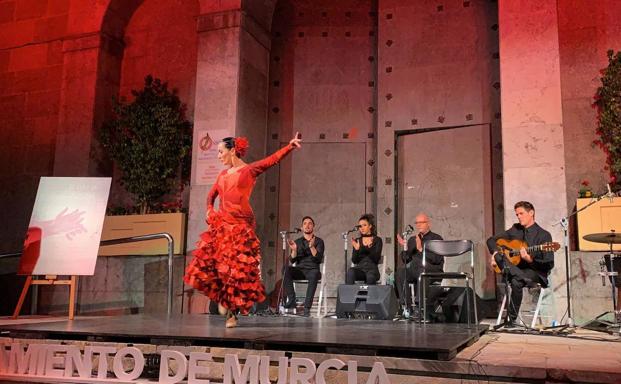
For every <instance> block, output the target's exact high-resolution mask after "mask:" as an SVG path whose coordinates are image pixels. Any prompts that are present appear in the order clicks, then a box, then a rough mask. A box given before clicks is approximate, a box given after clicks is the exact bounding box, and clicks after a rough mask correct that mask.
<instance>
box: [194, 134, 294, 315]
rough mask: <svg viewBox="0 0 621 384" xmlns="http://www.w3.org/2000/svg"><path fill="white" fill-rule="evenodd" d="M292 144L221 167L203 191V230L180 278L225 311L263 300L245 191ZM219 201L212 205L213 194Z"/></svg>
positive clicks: (245, 308) (245, 310)
mask: <svg viewBox="0 0 621 384" xmlns="http://www.w3.org/2000/svg"><path fill="white" fill-rule="evenodd" d="M292 150H293V146H292V145H291V144H289V145H287V146H286V147H284V148H281V149H280V150H278V151H277V152H275V153H274V154H272V155H270V156H268V157H266V158H265V159H263V160H259V161H256V162H254V163H251V164H247V165H245V166H243V167H242V168H240V169H238V170H237V171H235V172H233V173H230V174H229V173H228V172H227V170H224V171H222V172H221V173H220V174H219V175H218V177H217V179H216V183H215V184H214V186H213V187H212V188H211V191H209V195H208V196H207V212H208V214H207V224H208V229H207V231H205V232H203V233H202V234H201V236H200V240H199V241H198V242H197V244H196V245H197V248H196V250H195V251H194V252H193V256H194V258H193V259H192V262H191V263H190V265H189V266H188V268H187V269H186V274H185V277H184V281H185V282H186V283H187V284H189V285H191V286H193V287H194V288H196V289H198V290H200V291H201V292H203V293H204V294H205V295H206V296H207V297H209V299H210V300H213V301H215V302H217V303H219V304H221V305H222V306H224V307H225V308H227V309H230V310H231V311H236V310H239V312H240V313H242V314H247V313H248V311H249V310H250V308H252V305H253V304H254V303H255V302H257V301H258V302H261V301H263V300H265V287H263V283H262V282H261V270H260V267H261V249H260V247H259V244H260V243H259V239H258V238H257V235H256V233H255V219H254V213H253V212H252V208H251V207H250V202H249V199H250V195H251V194H252V189H253V188H254V185H255V182H256V179H257V177H258V176H259V175H260V174H262V173H263V172H265V171H266V170H267V169H268V168H270V167H271V166H273V165H275V164H277V163H278V162H280V160H282V158H283V157H285V156H286V155H287V154H288V153H289V152H291V151H292ZM217 196H220V207H219V210H218V211H214V209H213V205H214V202H215V200H216V197H217Z"/></svg>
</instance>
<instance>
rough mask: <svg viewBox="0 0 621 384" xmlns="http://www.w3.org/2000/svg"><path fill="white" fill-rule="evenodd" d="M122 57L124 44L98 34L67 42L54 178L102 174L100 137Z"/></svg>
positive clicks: (64, 50)
mask: <svg viewBox="0 0 621 384" xmlns="http://www.w3.org/2000/svg"><path fill="white" fill-rule="evenodd" d="M122 55H123V45H122V42H120V41H118V40H116V39H114V38H111V37H109V36H105V35H102V34H100V33H99V32H97V33H92V34H88V35H80V36H78V37H73V38H66V39H65V40H64V42H63V75H62V76H63V78H62V89H61V100H60V111H59V125H58V134H57V138H56V153H55V156H54V176H93V175H97V174H99V173H100V169H98V167H99V157H100V156H99V155H98V154H97V153H98V146H97V144H96V143H97V134H98V131H99V128H100V125H101V123H102V121H103V118H104V110H105V106H106V105H108V106H109V105H110V103H111V97H112V94H114V91H115V88H114V87H112V88H111V87H109V86H108V85H109V83H110V82H115V81H116V82H117V83H118V77H119V76H118V72H119V70H120V62H121V58H122ZM104 74H105V75H104ZM110 79H112V80H110ZM89 85H90V86H89ZM116 87H118V84H117V85H116Z"/></svg>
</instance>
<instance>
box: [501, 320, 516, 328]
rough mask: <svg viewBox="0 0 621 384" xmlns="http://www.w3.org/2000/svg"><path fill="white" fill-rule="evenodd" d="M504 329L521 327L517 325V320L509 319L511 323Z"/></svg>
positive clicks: (508, 322)
mask: <svg viewBox="0 0 621 384" xmlns="http://www.w3.org/2000/svg"><path fill="white" fill-rule="evenodd" d="M504 328H505V329H507V328H508V329H511V328H519V325H518V324H517V322H516V319H509V321H507V323H506V324H505V325H504Z"/></svg>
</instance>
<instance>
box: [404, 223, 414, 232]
mask: <svg viewBox="0 0 621 384" xmlns="http://www.w3.org/2000/svg"><path fill="white" fill-rule="evenodd" d="M405 230H406V231H407V232H408V233H412V232H414V227H412V225H410V224H408V225H407V227H405Z"/></svg>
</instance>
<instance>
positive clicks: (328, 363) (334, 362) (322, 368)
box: [315, 359, 345, 384]
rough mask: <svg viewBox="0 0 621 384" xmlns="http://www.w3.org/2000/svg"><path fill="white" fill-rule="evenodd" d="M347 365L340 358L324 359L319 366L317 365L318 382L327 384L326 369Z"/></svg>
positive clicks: (318, 383)
mask: <svg viewBox="0 0 621 384" xmlns="http://www.w3.org/2000/svg"><path fill="white" fill-rule="evenodd" d="M344 366H345V363H343V362H342V361H341V360H339V359H328V360H324V361H323V362H322V363H321V364H319V367H317V375H316V377H315V383H316V384H326V371H327V370H328V369H330V368H335V369H337V370H338V369H341V368H343V367H344Z"/></svg>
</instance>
